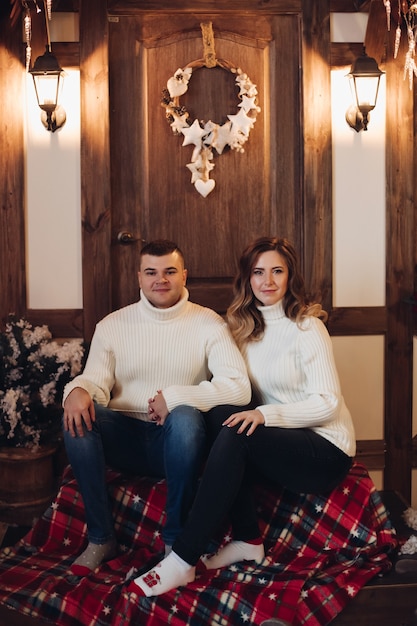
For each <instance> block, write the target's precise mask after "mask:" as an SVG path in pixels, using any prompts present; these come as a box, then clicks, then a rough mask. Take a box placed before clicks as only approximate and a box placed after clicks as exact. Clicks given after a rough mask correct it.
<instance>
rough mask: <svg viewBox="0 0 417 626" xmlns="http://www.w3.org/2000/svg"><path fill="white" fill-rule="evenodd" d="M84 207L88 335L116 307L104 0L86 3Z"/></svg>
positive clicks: (82, 10)
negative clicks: (112, 272)
mask: <svg viewBox="0 0 417 626" xmlns="http://www.w3.org/2000/svg"><path fill="white" fill-rule="evenodd" d="M80 79H81V172H82V175H81V213H82V229H83V230H82V234H83V243H82V248H83V302H84V336H85V337H86V339H91V336H92V333H93V332H94V328H95V325H96V322H97V321H98V320H99V319H101V318H102V317H104V315H106V314H107V313H108V312H109V311H110V308H111V296H110V294H111V275H110V254H109V250H110V241H111V228H110V216H111V208H110V149H109V94H108V34H107V12H106V6H105V3H104V2H103V0H89V1H88V2H82V3H81V6H80Z"/></svg>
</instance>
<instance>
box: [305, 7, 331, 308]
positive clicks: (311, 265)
mask: <svg viewBox="0 0 417 626" xmlns="http://www.w3.org/2000/svg"><path fill="white" fill-rule="evenodd" d="M329 19H330V16H329V2H328V1H325V0H321V1H320V2H311V0H304V2H303V52H302V57H303V58H302V66H303V89H304V93H303V98H304V107H303V117H302V119H301V120H300V123H301V125H302V126H303V132H304V154H303V156H302V158H303V160H304V167H303V172H304V214H303V235H304V237H303V241H302V242H301V249H302V250H303V252H304V267H303V272H304V276H305V279H306V284H307V285H308V286H309V289H310V290H311V292H312V294H313V296H315V297H316V298H318V299H319V300H320V301H321V302H322V304H323V307H324V308H325V310H327V311H329V310H330V308H331V304H332V147H331V136H332V131H331V109H330V102H331V99H330V72H329V59H330V26H329Z"/></svg>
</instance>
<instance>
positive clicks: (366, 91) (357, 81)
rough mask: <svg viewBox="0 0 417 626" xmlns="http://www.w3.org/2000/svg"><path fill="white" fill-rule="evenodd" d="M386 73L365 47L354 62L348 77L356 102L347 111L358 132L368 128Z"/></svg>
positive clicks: (351, 125)
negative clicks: (380, 83) (370, 114)
mask: <svg viewBox="0 0 417 626" xmlns="http://www.w3.org/2000/svg"><path fill="white" fill-rule="evenodd" d="M384 73H385V72H382V71H381V70H380V69H379V67H378V63H377V62H376V61H375V59H373V58H372V57H368V55H367V54H366V52H365V48H364V49H363V54H362V56H360V57H358V58H357V59H356V61H354V63H353V64H352V67H351V69H350V72H349V74H348V77H349V78H350V80H351V85H352V92H353V95H354V100H355V103H354V104H352V105H351V106H350V107H349V108H348V110H347V111H346V121H347V123H348V124H349V126H350V127H351V128H354V129H355V130H356V132H359V131H360V130H368V122H369V112H370V111H372V109H374V108H375V105H376V100H377V97H378V89H379V81H380V79H381V76H382V74H384Z"/></svg>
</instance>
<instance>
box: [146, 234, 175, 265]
mask: <svg viewBox="0 0 417 626" xmlns="http://www.w3.org/2000/svg"><path fill="white" fill-rule="evenodd" d="M173 252H177V253H178V255H179V256H180V257H181V259H182V262H183V263H184V255H183V253H182V250H180V248H179V247H178V245H177V244H176V243H175V241H170V240H169V239H155V241H149V242H148V243H146V244H145V245H144V246H143V247H142V250H141V251H140V258H142V257H143V255H144V254H149V255H151V256H165V255H166V254H172V253H173Z"/></svg>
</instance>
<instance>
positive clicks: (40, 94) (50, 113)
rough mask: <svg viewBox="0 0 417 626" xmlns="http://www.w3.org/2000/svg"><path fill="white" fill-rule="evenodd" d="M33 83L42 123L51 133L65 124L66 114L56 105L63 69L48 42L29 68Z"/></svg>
mask: <svg viewBox="0 0 417 626" xmlns="http://www.w3.org/2000/svg"><path fill="white" fill-rule="evenodd" d="M29 73H30V74H32V78H33V82H34V84H35V91H36V98H37V101H38V105H39V108H40V109H42V115H41V119H42V123H43V125H44V126H45V128H46V129H47V130H50V131H52V132H53V133H54V132H55V131H56V130H57V129H58V128H61V126H63V125H64V124H65V120H66V114H65V111H64V109H63V108H62V107H61V106H59V105H58V97H59V93H60V87H61V85H62V81H63V70H62V67H60V65H59V63H58V61H57V58H56V57H55V56H54V55H53V54H52V53H51V47H50V45H49V44H48V45H47V46H46V50H45V52H44V54H43V55H42V56H40V57H38V58H37V59H36V61H35V63H34V65H33V68H32V69H31V70H29Z"/></svg>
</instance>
